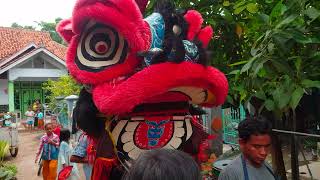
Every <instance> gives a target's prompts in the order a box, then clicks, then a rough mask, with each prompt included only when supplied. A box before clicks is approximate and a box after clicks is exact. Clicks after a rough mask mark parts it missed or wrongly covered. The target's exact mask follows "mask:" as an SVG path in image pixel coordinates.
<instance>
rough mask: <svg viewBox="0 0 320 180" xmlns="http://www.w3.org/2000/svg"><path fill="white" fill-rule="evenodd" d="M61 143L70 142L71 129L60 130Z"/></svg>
mask: <svg viewBox="0 0 320 180" xmlns="http://www.w3.org/2000/svg"><path fill="white" fill-rule="evenodd" d="M59 138H60V142H62V141H64V142H69V139H70V131H69V129H65V128H64V129H61V130H60V137H59Z"/></svg>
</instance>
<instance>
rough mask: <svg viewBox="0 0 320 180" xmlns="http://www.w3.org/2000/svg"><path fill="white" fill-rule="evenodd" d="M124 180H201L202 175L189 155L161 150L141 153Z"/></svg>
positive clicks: (173, 150)
mask: <svg viewBox="0 0 320 180" xmlns="http://www.w3.org/2000/svg"><path fill="white" fill-rule="evenodd" d="M123 180H201V173H200V169H199V167H198V164H197V163H196V162H195V160H194V159H193V158H192V157H191V156H190V155H189V154H186V153H185V152H182V151H179V150H176V149H164V148H160V149H153V150H149V151H145V152H143V153H141V155H140V156H139V158H138V159H137V160H136V161H135V162H134V163H133V164H132V166H131V167H130V169H129V171H128V172H127V174H126V175H125V177H124V178H123Z"/></svg>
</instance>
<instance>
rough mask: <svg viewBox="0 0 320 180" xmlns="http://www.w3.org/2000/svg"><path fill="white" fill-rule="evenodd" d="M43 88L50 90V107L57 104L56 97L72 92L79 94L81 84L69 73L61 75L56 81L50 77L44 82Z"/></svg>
mask: <svg viewBox="0 0 320 180" xmlns="http://www.w3.org/2000/svg"><path fill="white" fill-rule="evenodd" d="M43 89H44V90H46V91H47V92H49V97H47V98H49V100H50V107H51V108H54V107H55V106H56V103H57V100H56V97H66V96H69V95H72V94H75V95H78V94H79V93H80V89H81V86H80V85H79V84H77V83H76V81H75V80H74V79H73V78H72V77H71V76H69V75H65V76H61V77H60V78H59V79H58V80H56V81H54V80H51V79H49V80H48V81H47V82H44V83H43Z"/></svg>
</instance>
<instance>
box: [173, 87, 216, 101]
mask: <svg viewBox="0 0 320 180" xmlns="http://www.w3.org/2000/svg"><path fill="white" fill-rule="evenodd" d="M169 92H178V93H182V94H184V95H186V96H187V97H189V102H190V103H192V104H202V103H210V102H211V101H214V98H213V97H214V96H213V94H212V93H211V92H210V91H208V90H207V89H204V88H198V87H191V86H180V87H176V88H172V89H170V90H169Z"/></svg>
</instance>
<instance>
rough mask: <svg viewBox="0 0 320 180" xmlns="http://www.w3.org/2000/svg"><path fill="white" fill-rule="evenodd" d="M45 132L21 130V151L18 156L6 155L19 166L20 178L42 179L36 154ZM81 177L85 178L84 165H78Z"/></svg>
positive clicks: (21, 179) (7, 158)
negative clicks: (36, 162)
mask: <svg viewBox="0 0 320 180" xmlns="http://www.w3.org/2000/svg"><path fill="white" fill-rule="evenodd" d="M43 134H44V132H43V131H34V132H26V131H22V132H19V152H18V155H17V157H15V158H12V157H11V156H10V154H8V156H7V157H6V160H5V161H7V162H8V163H13V164H15V165H16V166H17V167H18V175H17V179H18V180H41V179H42V176H37V172H38V168H39V166H38V164H35V162H34V160H35V154H36V151H37V148H38V145H39V139H40V137H41V136H42V135H43ZM78 168H79V170H80V175H81V179H85V178H84V175H83V171H82V166H81V165H79V166H78Z"/></svg>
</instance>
